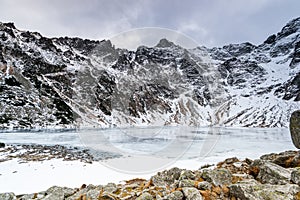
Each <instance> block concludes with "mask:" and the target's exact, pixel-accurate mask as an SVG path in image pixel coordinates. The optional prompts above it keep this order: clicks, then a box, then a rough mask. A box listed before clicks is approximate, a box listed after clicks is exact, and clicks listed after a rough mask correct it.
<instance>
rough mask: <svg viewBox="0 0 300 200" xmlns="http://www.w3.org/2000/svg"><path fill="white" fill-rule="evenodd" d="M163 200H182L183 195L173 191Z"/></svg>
mask: <svg viewBox="0 0 300 200" xmlns="http://www.w3.org/2000/svg"><path fill="white" fill-rule="evenodd" d="M163 199H166V200H182V199H183V194H182V192H180V191H174V192H172V193H171V194H168V195H167V196H166V197H164V198H163Z"/></svg>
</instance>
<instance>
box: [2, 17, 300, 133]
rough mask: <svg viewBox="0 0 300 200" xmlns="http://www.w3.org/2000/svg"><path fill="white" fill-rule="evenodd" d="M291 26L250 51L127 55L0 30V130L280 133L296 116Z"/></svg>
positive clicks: (295, 24)
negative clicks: (236, 129) (243, 129)
mask: <svg viewBox="0 0 300 200" xmlns="http://www.w3.org/2000/svg"><path fill="white" fill-rule="evenodd" d="M299 34H300V18H296V19H294V20H291V21H290V22H288V23H287V25H285V26H284V27H283V28H282V30H281V31H280V32H278V33H277V34H274V35H272V36H270V37H268V38H267V39H266V41H265V42H264V43H263V44H260V45H258V46H256V45H253V44H251V43H248V42H246V43H241V44H230V45H226V46H224V47H216V48H212V49H208V48H206V47H197V48H195V49H184V48H182V47H180V46H178V45H176V44H174V43H172V42H170V41H168V40H166V39H162V40H161V41H160V42H159V43H158V44H157V45H156V46H154V47H145V46H141V47H138V48H137V50H136V51H130V50H126V49H118V48H115V47H114V45H113V44H112V43H111V42H110V41H109V40H103V41H93V40H87V39H80V38H68V37H64V38H46V37H43V36H42V35H41V34H39V33H37V32H29V31H21V30H18V29H17V28H16V27H15V26H14V24H13V23H0V100H1V101H0V128H1V129H39V128H41V129H43V128H51V127H80V126H97V127H113V126H131V125H133V126H146V125H147V126H148V125H174V124H175V125H176V124H181V125H193V126H206V125H225V126H247V127H287V125H288V119H289V117H288V116H289V115H290V114H291V113H292V112H293V111H294V110H297V109H299V102H298V101H299V100H300V96H299V95H300V93H299V91H300V85H299V84H300V82H299V80H300V70H299V60H300V58H299V55H300V54H299V48H300V36H299Z"/></svg>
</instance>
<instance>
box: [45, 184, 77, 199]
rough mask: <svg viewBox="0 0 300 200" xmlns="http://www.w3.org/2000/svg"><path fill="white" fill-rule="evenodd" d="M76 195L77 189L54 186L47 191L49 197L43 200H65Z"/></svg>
mask: <svg viewBox="0 0 300 200" xmlns="http://www.w3.org/2000/svg"><path fill="white" fill-rule="evenodd" d="M75 193H76V189H72V188H67V187H58V186H53V187H51V188H49V189H48V190H47V191H46V194H47V196H45V197H44V198H43V200H53V199H55V200H60V199H61V200H64V199H66V198H68V197H70V196H72V195H73V194H75Z"/></svg>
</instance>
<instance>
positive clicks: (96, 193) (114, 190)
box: [0, 146, 300, 200]
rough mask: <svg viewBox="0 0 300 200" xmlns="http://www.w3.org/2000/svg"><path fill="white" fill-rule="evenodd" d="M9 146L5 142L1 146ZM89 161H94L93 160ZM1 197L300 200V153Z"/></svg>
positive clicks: (4, 199)
mask: <svg viewBox="0 0 300 200" xmlns="http://www.w3.org/2000/svg"><path fill="white" fill-rule="evenodd" d="M10 148H11V147H9V146H8V147H5V148H4V149H10ZM45 149H46V148H45ZM2 151H3V149H2ZM78 152H80V153H78V155H81V154H82V156H83V157H84V158H86V157H89V156H88V154H84V152H82V151H78ZM50 155H51V153H50ZM48 158H50V157H49V156H48ZM54 158H55V156H54ZM89 159H90V160H93V158H89ZM29 160H30V161H32V160H31V159H29ZM29 160H28V161H29ZM83 161H84V160H83ZM83 178H84V177H83ZM0 199H1V200H13V199H20V200H29V199H45V200H46V199H48V200H60V199H61V200H63V199H67V200H104V199H111V200H113V199H138V200H148V199H149V200H150V199H173V200H181V199H187V200H198V199H199V200H201V199H204V200H213V199H225V200H226V199H228V200H238V199H241V200H244V199H249V200H250V199H268V200H273V199H274V200H280V199H282V200H287V199H295V200H298V199H300V154H299V152H297V151H286V152H282V153H279V154H276V153H272V154H267V155H263V156H261V157H260V158H259V159H256V160H251V159H245V160H239V159H237V158H235V157H234V158H228V159H226V160H224V161H223V162H220V163H218V164H217V165H215V166H203V167H201V168H199V169H198V170H194V171H192V170H187V169H179V168H172V169H169V170H165V171H162V172H158V173H157V174H156V175H154V176H152V177H151V178H150V179H149V180H145V179H140V178H136V179H133V180H128V181H125V182H123V183H119V184H116V183H109V184H107V185H86V184H83V185H82V186H81V187H79V188H66V187H59V186H53V187H51V188H49V189H48V190H46V191H42V192H37V193H33V194H22V195H16V194H14V193H2V194H0Z"/></svg>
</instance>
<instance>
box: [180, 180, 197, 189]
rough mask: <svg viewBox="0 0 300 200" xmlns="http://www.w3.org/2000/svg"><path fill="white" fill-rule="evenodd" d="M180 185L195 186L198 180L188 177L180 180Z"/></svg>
mask: <svg viewBox="0 0 300 200" xmlns="http://www.w3.org/2000/svg"><path fill="white" fill-rule="evenodd" d="M178 185H179V187H194V186H195V185H196V182H195V181H193V180H189V179H186V180H181V181H179V184H178Z"/></svg>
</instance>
